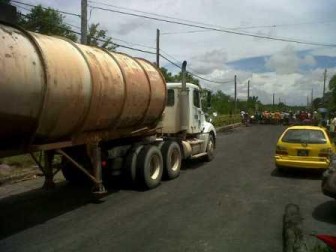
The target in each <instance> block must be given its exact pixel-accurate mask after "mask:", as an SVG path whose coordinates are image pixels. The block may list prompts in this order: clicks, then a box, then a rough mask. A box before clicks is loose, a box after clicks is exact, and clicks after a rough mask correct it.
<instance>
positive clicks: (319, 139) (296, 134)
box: [282, 129, 327, 144]
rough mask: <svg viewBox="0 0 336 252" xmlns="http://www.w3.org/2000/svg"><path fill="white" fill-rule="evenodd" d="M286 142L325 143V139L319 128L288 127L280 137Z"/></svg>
mask: <svg viewBox="0 0 336 252" xmlns="http://www.w3.org/2000/svg"><path fill="white" fill-rule="evenodd" d="M282 141H283V142H287V143H310V144H325V143H327V139H326V137H325V135H324V134H323V132H322V131H321V130H313V129H290V130H288V131H287V132H286V134H285V135H284V136H283V138H282Z"/></svg>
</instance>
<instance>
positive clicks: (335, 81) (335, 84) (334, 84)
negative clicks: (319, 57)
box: [329, 74, 336, 103]
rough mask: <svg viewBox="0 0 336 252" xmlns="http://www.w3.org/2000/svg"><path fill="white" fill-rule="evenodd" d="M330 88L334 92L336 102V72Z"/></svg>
mask: <svg viewBox="0 0 336 252" xmlns="http://www.w3.org/2000/svg"><path fill="white" fill-rule="evenodd" d="M329 90H330V92H331V93H332V97H333V100H334V103H336V74H335V75H334V76H333V77H331V79H330V81H329Z"/></svg>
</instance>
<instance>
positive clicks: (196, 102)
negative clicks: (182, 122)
mask: <svg viewBox="0 0 336 252" xmlns="http://www.w3.org/2000/svg"><path fill="white" fill-rule="evenodd" d="M192 95H193V99H192V103H193V104H192V110H191V113H192V114H191V117H190V120H191V123H190V124H191V129H192V131H193V133H199V132H201V131H202V113H203V112H202V108H201V97H200V91H199V90H198V89H193V92H192Z"/></svg>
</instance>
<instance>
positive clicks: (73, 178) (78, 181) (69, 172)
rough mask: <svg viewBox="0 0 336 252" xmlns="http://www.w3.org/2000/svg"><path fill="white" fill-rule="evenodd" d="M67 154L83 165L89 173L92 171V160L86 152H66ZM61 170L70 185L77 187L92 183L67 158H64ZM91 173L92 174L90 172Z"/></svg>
mask: <svg viewBox="0 0 336 252" xmlns="http://www.w3.org/2000/svg"><path fill="white" fill-rule="evenodd" d="M66 153H67V154H68V155H69V156H70V157H71V158H73V159H74V160H76V162H78V163H79V164H80V165H82V166H83V167H84V168H85V169H87V170H88V171H89V170H90V166H91V163H90V159H89V157H88V156H87V154H86V153H85V152H82V151H80V150H78V151H77V150H75V151H71V150H70V151H66ZM61 170H62V173H63V176H64V178H65V179H66V180H67V181H68V182H69V183H70V184H75V185H90V184H92V181H91V180H90V179H89V178H88V177H87V176H86V175H85V174H84V173H83V172H82V171H81V170H79V169H78V168H77V167H75V165H74V164H73V163H71V162H70V161H69V160H68V159H67V158H65V157H62V162H61ZM90 173H91V172H90Z"/></svg>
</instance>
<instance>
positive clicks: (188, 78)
mask: <svg viewBox="0 0 336 252" xmlns="http://www.w3.org/2000/svg"><path fill="white" fill-rule="evenodd" d="M174 81H176V82H177V81H182V71H181V72H179V73H178V74H176V75H175V76H174ZM186 81H187V82H189V83H193V84H196V85H199V80H198V79H196V78H194V77H193V76H192V75H191V74H190V73H188V72H187V73H186Z"/></svg>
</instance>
